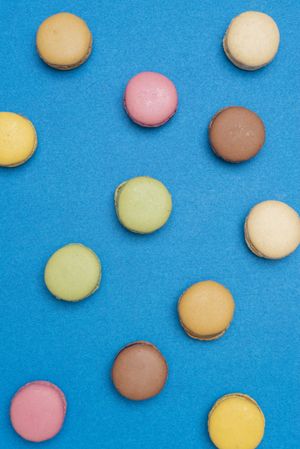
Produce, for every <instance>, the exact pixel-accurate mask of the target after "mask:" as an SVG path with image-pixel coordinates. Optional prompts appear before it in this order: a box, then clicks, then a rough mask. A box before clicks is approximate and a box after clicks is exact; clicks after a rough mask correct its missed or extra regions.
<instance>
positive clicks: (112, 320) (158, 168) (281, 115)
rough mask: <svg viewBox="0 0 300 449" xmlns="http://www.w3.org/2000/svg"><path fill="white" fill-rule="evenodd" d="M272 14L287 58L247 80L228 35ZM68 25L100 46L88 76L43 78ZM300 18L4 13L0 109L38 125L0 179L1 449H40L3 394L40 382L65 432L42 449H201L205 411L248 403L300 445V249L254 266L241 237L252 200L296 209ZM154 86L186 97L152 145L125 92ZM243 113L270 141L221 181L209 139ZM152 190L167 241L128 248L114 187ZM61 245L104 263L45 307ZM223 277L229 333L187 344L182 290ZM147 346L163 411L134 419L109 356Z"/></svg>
mask: <svg viewBox="0 0 300 449" xmlns="http://www.w3.org/2000/svg"><path fill="white" fill-rule="evenodd" d="M249 9H257V10H262V11H264V12H267V13H269V14H270V15H271V16H273V17H274V19H275V20H276V21H277V23H278V25H279V28H280V31H281V46H280V51H279V54H278V55H277V57H276V59H275V60H274V62H273V63H272V64H271V65H269V66H268V67H267V68H265V69H262V70H259V71H257V72H254V73H248V72H244V71H241V70H238V69H237V68H235V67H234V66H233V65H232V64H231V63H230V62H229V61H228V60H227V59H226V57H225V56H224V54H223V50H222V47H221V40H222V37H223V34H224V32H225V30H226V27H227V25H228V24H229V22H230V20H231V19H232V18H233V17H234V16H235V15H237V14H239V13H240V12H242V11H245V10H249ZM60 11H70V12H73V13H75V14H78V15H80V16H82V17H83V18H84V19H86V21H87V23H88V25H89V26H90V29H91V30H92V33H93V36H94V48H93V53H92V55H91V57H90V59H89V60H88V62H87V63H86V64H84V65H83V66H81V67H80V68H78V69H76V70H74V71H70V72H59V71H55V70H53V69H51V68H49V67H47V66H46V65H45V64H44V63H43V62H42V61H41V60H40V59H39V57H38V55H37V53H36V51H35V32H36V30H37V28H38V26H39V24H40V23H41V22H42V21H43V20H44V19H45V18H46V17H47V16H49V15H51V14H54V13H56V12H60ZM299 15H300V5H299V2H298V0H293V1H292V0H290V1H289V0H280V1H271V0H270V1H263V0H260V1H245V0H230V1H226V2H225V1H220V0H189V1H184V0H136V1H132V0H114V1H113V0H105V1H98V0H89V1H87V0H84V1H83V0H82V1H80V0H73V1H70V0H61V1H49V2H46V1H31V2H25V1H24V0H2V2H1V6H0V26H1V40H0V55H1V64H0V80H1V83H0V105H1V106H0V108H1V110H8V111H15V112H18V113H21V114H24V115H25V116H27V117H28V118H30V119H31V120H32V121H33V123H34V124H35V126H36V129H37V132H38V138H39V146H38V149H37V152H36V154H35V156H34V157H33V158H32V159H31V160H30V161H29V162H28V163H27V164H25V165H24V166H21V167H19V168H16V169H1V171H0V201H1V202H0V204H1V233H0V239H1V245H0V273H1V274H0V295H1V300H0V342H1V343H0V447H1V448H5V449H20V448H29V447H30V446H31V447H32V444H31V443H28V442H26V441H23V440H22V439H21V438H19V437H18V436H17V435H16V434H15V433H14V431H13V430H12V428H11V426H10V422H9V417H8V411H9V403H10V399H11V396H12V395H13V394H14V392H15V391H16V390H17V389H18V388H19V387H20V386H21V385H23V384H24V383H26V382H28V381H31V380H35V379H48V380H50V381H52V382H54V383H56V384H57V385H59V386H60V387H61V388H62V389H63V391H64V392H65V394H66V396H67V399H68V406H69V408H68V414H67V418H66V421H65V426H64V428H63V431H62V432H61V433H60V434H59V435H58V436H57V437H56V438H55V439H54V440H52V441H49V442H47V443H44V446H43V447H45V448H49V449H50V448H56V449H74V448H76V449H94V448H101V449H115V448H121V449H123V448H124V449H125V448H126V449H127V448H129V449H154V448H160V449H164V448H173V449H186V448H189V449H196V448H197V449H198V448H201V449H209V448H212V444H211V443H210V441H209V438H208V435H207V430H206V419H207V414H208V411H209V410H210V408H211V406H212V404H213V403H214V401H215V400H216V399H217V398H218V397H220V396H221V395H223V394H225V393H229V392H236V391H238V392H245V393H248V394H250V395H251V396H253V397H254V398H255V399H256V400H257V401H258V402H259V404H260V405H261V407H262V409H263V411H264V413H265V416H266V424H267V426H266V433H265V439H264V441H263V443H262V445H261V448H262V449H263V448H264V449H269V448H276V449H286V448H289V449H298V448H299V446H300V428H299V425H298V424H299V418H300V405H299V404H300V390H299V370H300V352H299V337H300V314H299V293H300V276H299V275H300V272H299V271H300V270H299V263H300V251H299V250H298V251H297V252H296V253H294V254H293V255H292V256H290V257H288V258H287V259H284V260H281V261H267V260H263V259H259V258H257V257H255V256H254V255H252V253H250V251H249V250H248V249H247V247H246V245H245V243H244V239H243V222H244V218H245V216H246V214H247V212H248V211H249V209H250V208H251V207H252V206H253V205H254V204H255V203H257V202H260V201H263V200H266V199H278V200H283V201H286V202H287V203H289V204H290V205H291V206H293V207H294V208H296V209H297V210H298V211H299V210H300V183H299V175H300V168H299V144H300V127H299V123H300V112H299V111H300V110H299V101H300V98H299V96H300V95H299V92H300V65H299V54H300V28H299ZM143 70H154V71H159V72H162V73H164V74H165V75H167V76H168V77H170V78H171V79H172V80H173V81H174V83H175V84H176V87H177V89H178V94H179V100H180V104H179V109H178V112H177V114H176V115H175V117H174V118H173V119H172V120H171V121H170V122H169V123H168V124H167V125H165V126H163V127H161V128H158V129H143V128H141V127H138V126H136V125H134V124H133V123H132V122H131V121H130V120H129V119H128V118H127V116H126V114H125V112H124V110H123V108H122V95H123V91H124V88H125V85H126V82H127V81H128V80H129V79H130V78H131V77H132V76H133V75H135V74H136V73H138V72H140V71H143ZM229 105H242V106H246V107H248V108H250V109H253V110H254V111H256V112H257V113H258V114H259V115H260V116H261V117H262V118H263V120H264V122H265V125H266V128H267V141H266V144H265V147H264V149H263V151H262V152H261V153H260V154H259V155H258V157H257V158H255V159H254V160H252V161H250V162H248V163H245V164H242V165H231V164H227V163H225V162H222V161H221V160H219V159H217V158H216V157H215V156H214V155H213V153H212V152H211V150H210V148H209V146H208V142H207V125H208V123H209V121H210V119H211V117H212V115H213V114H214V113H215V112H216V111H217V110H218V109H220V108H222V107H224V106H229ZM137 175H149V176H153V177H155V178H158V179H160V180H161V181H163V182H164V183H165V184H166V185H167V187H168V188H169V190H170V191H171V192H172V195H173V201H174V210H173V214H172V216H171V219H170V221H169V222H168V224H167V225H166V226H165V227H164V228H163V229H162V230H160V231H159V232H157V233H155V234H152V235H148V236H138V235H134V234H131V233H129V232H127V231H126V230H125V229H123V228H122V226H121V225H120V224H119V223H118V221H117V219H116V216H115V212H114V205H113V192H114V189H115V187H116V186H117V185H118V184H119V183H120V182H122V181H123V180H125V179H128V178H130V177H133V176H137ZM69 242H82V243H84V244H86V245H88V246H90V247H91V248H93V249H94V250H95V251H96V252H97V254H98V255H99V256H100V258H101V260H102V264H103V278H102V283H101V287H100V289H99V290H98V291H97V293H96V294H95V295H93V296H92V297H91V298H89V299H88V300H87V301H84V302H82V303H79V304H66V303H64V302H59V301H57V300H55V299H54V298H53V297H52V296H51V295H50V294H49V293H48V291H47V290H46V288H45V286H44V283H43V270H44V266H45V263H46V261H47V259H48V258H49V256H50V255H51V254H52V253H53V252H54V251H55V250H56V249H57V248H59V247H60V246H62V245H64V244H66V243H69ZM204 279H215V280H216V281H219V282H221V283H223V284H225V285H226V286H227V287H229V288H230V290H231V291H232V293H233V295H234V298H235V300H236V314H235V319H234V321H233V323H232V326H231V327H230V329H229V331H228V332H227V333H226V334H225V336H224V337H223V338H222V339H220V340H218V341H215V342H210V343H203V342H199V341H193V340H192V339H190V338H188V337H187V336H186V335H185V333H184V332H183V330H182V329H181V327H180V325H179V323H178V319H177V313H176V304H177V300H178V298H179V296H180V295H181V293H182V292H183V291H184V290H185V289H186V288H187V287H188V286H189V285H190V284H192V283H194V282H197V281H200V280H204ZM138 339H144V340H149V341H151V342H153V343H154V344H156V345H157V346H158V347H159V348H160V350H161V351H162V352H163V354H164V355H165V357H166V359H167V361H168V363H169V369H170V375H169V380H168V383H167V385H166V387H165V389H164V390H163V392H162V393H161V394H160V395H159V396H157V397H156V398H154V399H152V400H150V401H146V402H141V403H134V402H130V401H127V400H125V399H123V398H122V397H121V396H119V395H118V394H117V393H116V391H115V390H114V388H113V386H112V385H111V382H110V368H111V364H112V361H113V359H114V356H115V354H116V353H117V351H118V350H119V349H120V348H121V347H122V346H123V345H125V344H126V343H128V342H131V341H135V340H138Z"/></svg>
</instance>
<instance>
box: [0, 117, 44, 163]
mask: <svg viewBox="0 0 300 449" xmlns="http://www.w3.org/2000/svg"><path fill="white" fill-rule="evenodd" d="M36 147H37V134H36V131H35V128H34V126H33V124H32V123H31V121H30V120H28V119H27V118H25V117H22V116H21V115H19V114H16V113H14V112H0V166H2V167H17V166H18V165H21V164H24V163H25V162H26V161H27V160H28V159H30V158H31V156H32V155H33V154H34V152H35V150H36Z"/></svg>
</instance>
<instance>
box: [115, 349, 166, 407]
mask: <svg viewBox="0 0 300 449" xmlns="http://www.w3.org/2000/svg"><path fill="white" fill-rule="evenodd" d="M167 377H168V365H167V362H166V360H165V358H164V356H163V355H162V353H161V352H160V351H159V349H158V348H157V347H156V346H154V345H153V344H152V343H149V342H147V341H136V342H134V343H130V344H128V345H127V346H125V347H124V348H123V349H121V351H120V352H119V353H118V354H117V356H116V358H115V361H114V363H113V368H112V381H113V384H114V386H115V388H116V389H117V391H118V392H119V393H120V394H121V395H122V396H124V397H125V398H127V399H131V400H132V401H143V400H145V399H150V398H152V397H153V396H156V395H157V394H159V393H160V391H161V390H162V389H163V387H164V386H165V383H166V381H167Z"/></svg>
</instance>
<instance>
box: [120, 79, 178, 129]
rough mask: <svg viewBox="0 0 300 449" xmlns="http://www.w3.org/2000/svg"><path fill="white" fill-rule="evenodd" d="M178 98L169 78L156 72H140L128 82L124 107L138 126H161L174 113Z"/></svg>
mask: <svg viewBox="0 0 300 449" xmlns="http://www.w3.org/2000/svg"><path fill="white" fill-rule="evenodd" d="M177 105H178V96H177V91H176V87H175V85H174V84H173V83H172V81H171V80H169V78H167V77H166V76H164V75H161V74H160V73H156V72H141V73H139V74H138V75H135V76H134V77H133V78H131V80H130V81H129V82H128V84H127V86H126V89H125V95H124V107H125V110H126V112H127V114H128V115H129V117H130V118H131V119H132V120H133V121H134V122H135V123H137V124H138V125H141V126H146V127H156V126H161V125H163V124H164V123H166V122H167V121H168V120H169V119H170V118H171V117H172V116H173V115H174V114H175V112H176V109H177Z"/></svg>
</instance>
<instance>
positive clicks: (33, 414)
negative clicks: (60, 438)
mask: <svg viewBox="0 0 300 449" xmlns="http://www.w3.org/2000/svg"><path fill="white" fill-rule="evenodd" d="M66 410H67V402H66V398H65V395H64V393H63V392H62V391H61V390H60V389H59V388H58V387H57V386H56V385H54V384H52V383H50V382H47V381H41V380H38V381H35V382H31V383H28V384H26V385H24V386H23V387H22V388H20V390H18V391H17V393H16V394H15V396H14V397H13V399H12V401H11V406H10V420H11V424H12V426H13V428H14V430H15V431H16V432H17V433H18V434H19V435H20V436H21V437H22V438H24V439H25V440H28V441H32V442H34V443H40V442H42V441H47V440H50V439H51V438H53V437H55V435H57V434H58V433H59V432H60V430H61V428H62V426H63V423H64V419H65V415H66Z"/></svg>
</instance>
